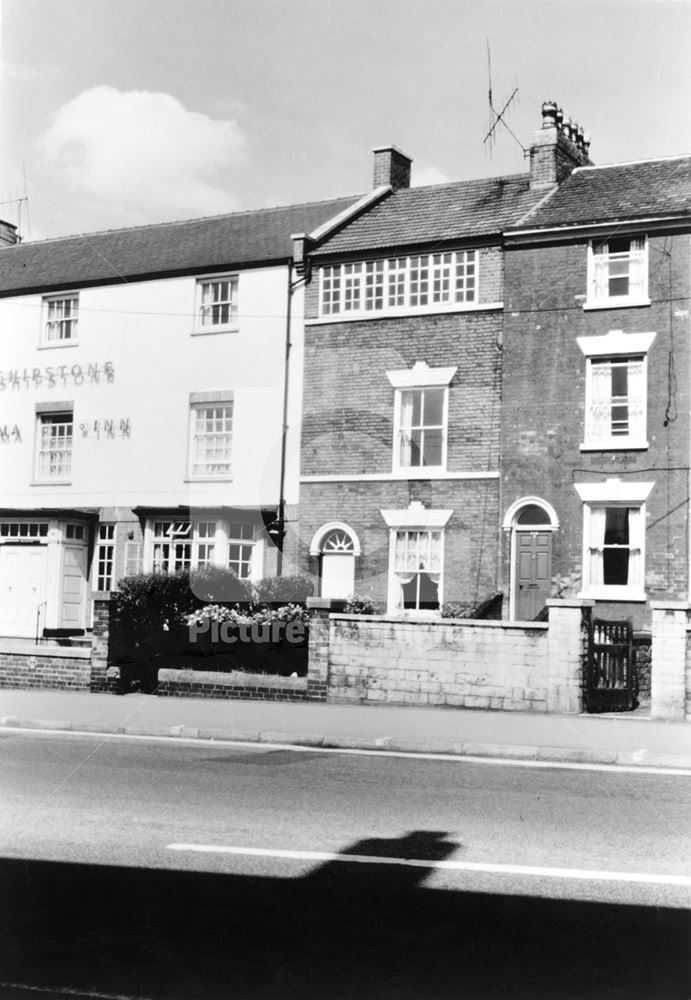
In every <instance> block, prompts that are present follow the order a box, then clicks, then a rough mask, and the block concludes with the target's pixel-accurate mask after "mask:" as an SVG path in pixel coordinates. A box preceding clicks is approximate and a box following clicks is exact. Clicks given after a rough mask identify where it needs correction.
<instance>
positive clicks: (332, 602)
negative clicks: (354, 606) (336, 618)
mask: <svg viewBox="0 0 691 1000" xmlns="http://www.w3.org/2000/svg"><path fill="white" fill-rule="evenodd" d="M347 603H348V602H347V601H346V600H345V599H344V598H342V597H308V598H307V607H308V609H310V610H317V611H343V608H344V607H345V606H346V604H347Z"/></svg>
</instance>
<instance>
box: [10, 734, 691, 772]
mask: <svg viewBox="0 0 691 1000" xmlns="http://www.w3.org/2000/svg"><path fill="white" fill-rule="evenodd" d="M0 733H25V734H29V735H35V736H41V735H43V736H85V737H88V738H90V739H92V740H135V741H137V740H139V741H144V742H149V743H173V744H175V745H177V746H179V745H181V744H184V745H186V746H199V747H204V746H205V747H217V748H218V747H243V748H248V749H251V750H293V751H294V752H295V753H317V754H327V753H328V754H347V755H349V756H352V757H398V758H403V759H404V760H443V761H449V762H451V763H454V764H494V765H497V766H501V767H532V768H538V769H539V768H548V769H552V770H554V769H555V768H556V769H558V770H560V771H562V770H563V771H604V772H606V773H607V772H609V773H617V774H660V775H666V776H668V777H674V778H691V768H681V767H655V766H653V765H647V764H584V763H576V762H574V761H560V760H526V759H524V758H516V757H479V756H477V755H475V754H458V753H432V752H423V751H412V750H410V751H408V750H363V749H357V748H353V747H324V746H306V745H303V744H301V743H264V742H263V741H262V740H220V739H211V738H208V737H204V738H202V737H192V736H158V735H157V736H151V735H147V734H145V733H141V734H138V733H99V732H93V731H89V730H88V729H34V728H32V727H25V726H3V725H1V724H0ZM460 742H462V741H461V740H459V743H460ZM468 742H469V743H470V742H473V743H477V742H478V741H477V740H472V741H471V740H469V741H468ZM507 746H510V744H507ZM544 749H545V750H549V749H550V747H545V748H544ZM555 749H558V748H555ZM568 749H570V750H576V749H578V748H577V747H569V748H568ZM583 749H586V748H583Z"/></svg>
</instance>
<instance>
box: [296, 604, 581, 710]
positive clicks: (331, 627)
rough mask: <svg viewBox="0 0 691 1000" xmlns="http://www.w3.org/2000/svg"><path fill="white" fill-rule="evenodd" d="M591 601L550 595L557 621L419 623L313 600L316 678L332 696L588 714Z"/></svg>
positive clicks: (313, 681) (311, 676)
mask: <svg viewBox="0 0 691 1000" xmlns="http://www.w3.org/2000/svg"><path fill="white" fill-rule="evenodd" d="M588 603H589V602H584V601H579V600H576V599H574V600H573V601H550V602H549V605H550V621H549V623H543V622H530V623H526V622H504V621H502V622H499V621H470V620H467V619H430V620H426V621H411V620H410V619H406V618H401V617H392V616H369V615H367V616H366V615H363V616H358V615H346V614H343V613H342V611H341V610H340V609H339V608H338V602H335V601H326V600H321V599H316V598H311V599H309V600H308V606H309V607H310V608H311V609H312V619H311V621H310V666H309V679H310V682H311V684H313V685H314V684H316V683H317V682H318V680H319V679H320V678H321V681H322V683H323V684H324V686H325V689H326V692H327V700H329V701H355V702H360V703H376V704H398V705H440V706H449V707H451V706H452V707H457V708H484V709H498V710H502V711H534V712H580V711H581V708H582V690H581V689H582V658H583V642H584V634H583V629H582V609H583V607H584V606H586V605H588ZM334 606H335V607H334ZM341 607H342V604H341Z"/></svg>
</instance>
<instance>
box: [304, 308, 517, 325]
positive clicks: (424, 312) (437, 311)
mask: <svg viewBox="0 0 691 1000" xmlns="http://www.w3.org/2000/svg"><path fill="white" fill-rule="evenodd" d="M503 308H504V303H503V302H466V303H458V304H454V305H451V306H446V305H436V306H425V307H423V308H421V309H412V308H411V309H398V310H395V309H380V310H373V311H372V312H357V313H355V312H353V313H332V314H330V315H326V316H318V317H315V318H314V319H306V320H305V326H323V325H324V324H326V323H356V322H357V323H366V322H368V321H369V322H371V321H372V320H378V319H401V318H402V317H406V316H410V317H415V316H444V315H446V314H451V315H457V314H458V313H473V312H483V311H487V310H492V309H494V310H497V309H503Z"/></svg>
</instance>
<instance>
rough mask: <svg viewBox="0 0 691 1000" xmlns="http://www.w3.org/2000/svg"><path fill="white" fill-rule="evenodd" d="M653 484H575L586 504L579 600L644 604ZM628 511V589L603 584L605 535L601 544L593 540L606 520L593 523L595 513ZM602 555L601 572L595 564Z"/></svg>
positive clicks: (621, 482) (609, 482) (609, 480)
mask: <svg viewBox="0 0 691 1000" xmlns="http://www.w3.org/2000/svg"><path fill="white" fill-rule="evenodd" d="M654 485H655V484H654V483H641V482H633V483H630V482H623V481H622V480H620V479H607V480H606V481H605V482H604V483H575V484H574V486H575V489H576V492H577V493H578V495H579V497H580V498H581V500H582V501H583V555H582V573H583V589H582V591H581V593H580V594H579V595H578V596H579V597H585V598H591V599H594V600H601V601H645V600H646V594H645V541H646V539H645V518H646V508H645V505H646V500H647V499H648V496H649V495H650V492H651V490H652V489H653V486H654ZM614 507H619V508H624V509H628V510H629V512H630V514H629V545H628V546H627V548H628V550H629V552H630V559H629V573H630V578H629V582H628V583H627V584H625V585H620V584H617V585H615V584H605V583H601V582H600V581H599V579H594V577H596V576H597V577H599V576H601V575H602V573H601V567H602V560H603V553H604V549H605V545H604V535H603V539H602V541H601V542H600V541H599V540H595V539H594V537H593V536H594V534H595V530H598V531H599V529H600V527H601V528H602V531H603V532H604V518H599V520H601V521H602V524H601V525H600V524H596V523H595V521H594V518H595V514H594V512H595V511H602V510H606V509H607V508H614ZM631 515H633V517H632V516H631ZM598 553H599V560H600V563H599V569H598V568H596V560H597V559H598Z"/></svg>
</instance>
